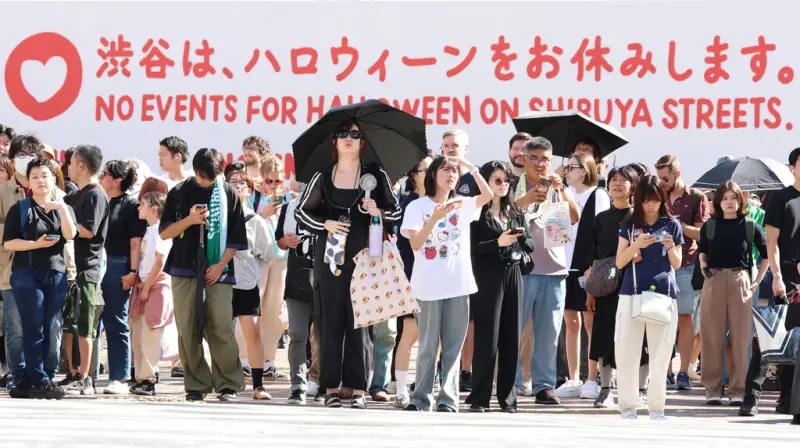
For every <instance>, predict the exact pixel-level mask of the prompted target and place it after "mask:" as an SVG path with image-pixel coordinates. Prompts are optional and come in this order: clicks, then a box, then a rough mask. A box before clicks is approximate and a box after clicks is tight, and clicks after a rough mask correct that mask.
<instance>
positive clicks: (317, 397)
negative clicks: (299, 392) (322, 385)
mask: <svg viewBox="0 0 800 448" xmlns="http://www.w3.org/2000/svg"><path fill="white" fill-rule="evenodd" d="M324 402H325V392H323V391H321V390H320V391H319V392H317V395H314V403H324Z"/></svg>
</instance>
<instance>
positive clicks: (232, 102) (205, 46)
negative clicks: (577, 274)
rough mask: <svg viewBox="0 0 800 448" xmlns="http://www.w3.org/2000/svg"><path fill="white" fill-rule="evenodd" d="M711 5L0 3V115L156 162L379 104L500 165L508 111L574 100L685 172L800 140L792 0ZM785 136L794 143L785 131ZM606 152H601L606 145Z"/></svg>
mask: <svg viewBox="0 0 800 448" xmlns="http://www.w3.org/2000/svg"><path fill="white" fill-rule="evenodd" d="M749 5H753V4H748V6H746V7H740V6H736V7H734V6H733V5H731V4H730V3H712V2H674V3H669V2H652V3H649V2H648V3H625V2H623V3H616V2H615V3H605V2H589V3H579V2H547V3H544V2H533V3H528V2H519V3H516V2H511V3H505V2H503V3H499V2H498V3H494V2H483V3H454V2H448V3H416V2H415V3H339V2H335V3H204V2H197V3H194V2H192V3H190V2H182V3H166V2H147V3H138V4H137V3H121V2H120V3H118V2H108V3H72V2H63V3H62V2H59V3H50V4H46V3H40V2H30V3H11V4H4V5H3V9H4V13H3V17H4V24H3V29H2V36H3V38H2V39H0V61H2V63H3V65H4V67H3V71H4V83H5V89H2V91H0V123H2V124H5V125H9V126H12V127H14V128H15V129H17V130H18V131H20V132H28V131H33V132H36V134H37V135H39V136H40V137H41V138H42V139H43V140H44V141H46V142H47V143H49V144H51V145H52V146H54V147H56V148H59V149H60V150H63V149H65V148H67V147H70V146H74V145H76V144H79V143H95V144H97V145H99V146H100V147H101V148H102V149H103V152H104V154H105V155H106V158H107V159H108V160H110V159H114V158H126V157H137V158H140V159H142V160H144V161H145V162H146V163H148V164H149V165H150V166H151V167H152V168H153V170H154V171H155V172H159V171H160V170H159V169H158V166H157V151H158V141H159V140H160V139H162V138H164V137H166V136H170V135H177V136H180V137H182V138H184V139H185V140H186V141H187V142H188V143H189V145H190V149H191V150H192V151H194V150H197V149H199V148H201V147H214V148H217V149H219V150H222V151H223V152H226V153H228V156H229V159H231V160H232V159H233V158H238V157H239V156H240V155H241V142H242V140H243V139H244V137H246V136H248V135H253V134H255V135H260V136H263V137H265V138H267V139H268V140H269V141H270V143H271V145H272V148H273V151H274V152H276V153H278V154H282V155H283V156H284V158H285V159H286V162H287V171H289V173H291V172H292V170H293V162H292V161H291V158H290V157H287V154H291V143H292V142H293V141H294V140H295V139H296V138H297V137H298V136H299V135H300V134H301V133H302V132H303V130H305V129H306V128H307V127H308V126H309V124H310V123H313V122H314V121H315V120H317V119H318V118H319V117H320V116H321V115H322V114H323V113H324V111H325V110H327V109H328V108H330V107H331V106H333V105H337V104H340V103H347V102H351V101H359V100H361V98H362V97H363V98H379V99H383V100H385V101H387V102H388V103H390V104H392V105H396V106H397V107H400V108H402V109H405V110H407V111H409V112H412V113H414V114H415V115H417V116H420V117H422V118H424V119H426V120H427V122H428V124H429V125H430V126H429V128H428V134H427V135H428V143H429V147H430V148H431V149H434V150H437V151H438V149H439V147H440V145H441V135H442V133H443V132H444V130H445V129H447V128H450V127H460V128H464V129H466V130H467V131H468V132H469V135H470V152H469V157H470V159H472V161H473V162H476V163H478V162H485V161H488V160H490V159H501V160H507V149H508V140H509V138H510V137H511V136H512V135H513V134H514V132H515V131H514V127H513V124H512V123H511V121H510V119H511V117H513V116H515V115H517V114H521V113H524V112H527V111H528V110H531V109H534V110H548V109H551V110H558V109H580V110H582V111H583V112H585V113H586V114H587V115H589V116H591V117H593V118H596V119H598V120H600V121H603V122H608V123H610V124H611V125H613V126H616V127H617V128H618V129H619V130H620V131H621V132H622V133H623V135H625V136H626V137H627V138H628V140H629V141H630V142H631V143H630V144H629V145H627V146H625V147H624V148H622V149H621V150H619V151H618V152H617V153H616V154H617V156H616V164H617V165H620V164H622V163H626V162H629V161H633V160H638V161H641V162H643V163H645V164H647V165H648V166H652V165H653V163H654V162H655V161H656V160H657V159H658V158H659V157H660V156H662V155H664V154H667V153H671V154H675V155H677V156H678V157H679V158H680V159H682V161H683V166H684V170H683V171H684V175H685V177H686V178H687V179H689V180H694V179H696V178H697V177H699V175H700V174H702V173H703V172H704V171H705V170H707V169H709V168H711V167H712V166H713V165H714V164H715V163H716V160H717V158H719V157H720V156H722V155H728V154H730V155H738V156H743V155H755V156H759V157H771V158H774V159H776V160H778V161H780V162H781V163H786V158H787V155H788V153H789V151H790V150H791V149H792V148H794V147H796V146H800V144H798V139H797V138H796V134H794V131H793V127H794V125H795V124H798V121H800V95H798V89H797V85H798V81H797V80H795V79H794V78H795V70H798V69H800V28H798V27H797V26H796V19H797V17H798V15H800V6H798V5H796V4H795V3H791V2H781V3H777V7H766V6H764V7H759V8H757V9H753V8H752V6H749ZM793 135H794V136H795V138H792V137H793ZM612 162H614V160H613V158H612Z"/></svg>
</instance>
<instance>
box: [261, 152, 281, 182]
mask: <svg viewBox="0 0 800 448" xmlns="http://www.w3.org/2000/svg"><path fill="white" fill-rule="evenodd" d="M273 171H277V172H278V173H281V174H283V172H284V171H283V163H282V162H281V159H279V158H278V156H276V155H275V154H267V155H265V156H264V157H262V158H261V170H260V173H261V177H265V176H266V175H267V174H269V173H271V172H273Z"/></svg>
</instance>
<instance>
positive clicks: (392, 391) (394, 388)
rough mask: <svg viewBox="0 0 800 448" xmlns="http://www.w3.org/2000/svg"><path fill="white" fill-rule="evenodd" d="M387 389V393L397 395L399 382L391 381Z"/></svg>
mask: <svg viewBox="0 0 800 448" xmlns="http://www.w3.org/2000/svg"><path fill="white" fill-rule="evenodd" d="M387 389H388V390H387V391H386V393H388V394H389V395H394V394H396V393H397V381H390V382H389V387H387Z"/></svg>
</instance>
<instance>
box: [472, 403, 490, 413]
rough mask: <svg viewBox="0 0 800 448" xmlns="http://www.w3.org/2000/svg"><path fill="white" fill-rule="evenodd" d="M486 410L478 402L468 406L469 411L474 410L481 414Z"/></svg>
mask: <svg viewBox="0 0 800 448" xmlns="http://www.w3.org/2000/svg"><path fill="white" fill-rule="evenodd" d="M486 411H487V409H486V408H485V407H483V406H481V405H479V404H473V405H472V406H470V407H469V412H476V413H479V414H482V413H484V412H486Z"/></svg>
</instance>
